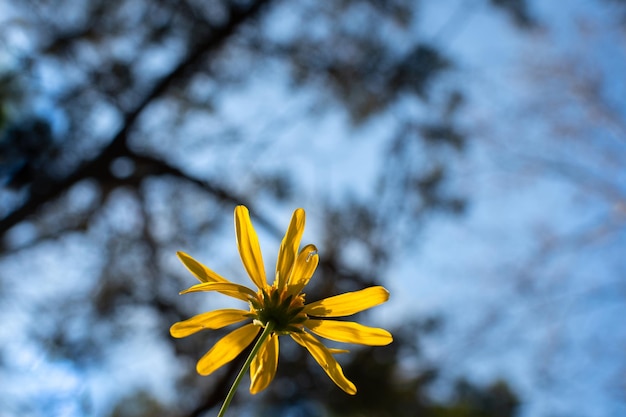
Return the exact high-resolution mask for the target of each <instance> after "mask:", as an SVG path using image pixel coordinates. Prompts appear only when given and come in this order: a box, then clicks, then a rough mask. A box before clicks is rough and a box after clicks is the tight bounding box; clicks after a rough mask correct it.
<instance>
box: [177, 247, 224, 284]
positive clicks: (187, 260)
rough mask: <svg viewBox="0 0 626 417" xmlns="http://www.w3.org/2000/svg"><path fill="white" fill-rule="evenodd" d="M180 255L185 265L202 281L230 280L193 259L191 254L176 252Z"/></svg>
mask: <svg viewBox="0 0 626 417" xmlns="http://www.w3.org/2000/svg"><path fill="white" fill-rule="evenodd" d="M176 255H178V259H180V261H181V262H182V263H183V265H185V267H186V268H187V269H188V270H189V272H191V273H192V274H193V275H194V276H195V277H196V278H198V279H199V280H200V281H202V282H229V281H228V280H227V279H226V278H224V277H222V276H221V275H219V274H218V273H216V272H213V271H212V270H210V269H209V268H207V267H206V266H204V265H202V264H201V263H200V262H198V261H196V260H195V259H193V258H192V257H191V256H189V255H187V254H186V253H185V252H176Z"/></svg>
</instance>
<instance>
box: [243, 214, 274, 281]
mask: <svg viewBox="0 0 626 417" xmlns="http://www.w3.org/2000/svg"><path fill="white" fill-rule="evenodd" d="M235 233H236V236H237V247H238V248H239V256H241V262H243V266H244V268H246V271H248V275H249V276H250V279H251V280H252V282H254V284H255V285H256V286H257V288H261V289H262V288H265V287H266V286H267V280H266V279H265V267H264V266H263V256H262V255H261V246H260V245H259V238H258V236H257V234H256V232H255V231H254V227H252V222H251V221H250V212H248V209H247V208H246V207H245V206H237V207H236V208H235Z"/></svg>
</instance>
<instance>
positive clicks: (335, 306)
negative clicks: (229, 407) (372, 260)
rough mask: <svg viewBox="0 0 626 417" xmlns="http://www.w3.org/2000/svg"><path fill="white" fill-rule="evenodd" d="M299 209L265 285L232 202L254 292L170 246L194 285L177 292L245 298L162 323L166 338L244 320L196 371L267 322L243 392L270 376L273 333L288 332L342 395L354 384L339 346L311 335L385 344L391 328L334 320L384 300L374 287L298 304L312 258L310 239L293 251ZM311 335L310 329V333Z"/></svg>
mask: <svg viewBox="0 0 626 417" xmlns="http://www.w3.org/2000/svg"><path fill="white" fill-rule="evenodd" d="M304 217H305V215H304V210H303V209H297V210H296V211H294V213H293V216H292V218H291V223H290V224H289V228H288V229H287V232H286V233H285V237H284V238H283V241H282V244H281V245H280V249H279V251H278V259H277V261H276V275H275V279H274V282H273V284H272V285H268V284H267V280H266V276H265V268H264V266H263V259H262V257H261V248H260V246H259V240H258V237H257V234H256V232H255V231H254V228H253V226H252V223H251V222H250V214H249V212H248V209H247V208H246V207H244V206H238V207H236V208H235V231H236V236H237V246H238V249H239V254H240V256H241V260H242V262H243V266H244V267H245V269H246V271H247V272H248V275H249V277H250V279H251V280H252V282H253V283H254V285H255V286H256V288H257V289H256V291H255V290H252V289H250V288H248V287H246V286H243V285H239V284H236V283H234V282H231V281H229V280H227V279H226V278H224V277H222V276H220V275H219V274H217V273H215V272H213V271H212V270H211V269H209V268H207V267H206V266H204V265H203V264H201V263H200V262H198V261H196V260H195V259H193V258H192V257H191V256H189V255H187V254H185V253H183V252H178V257H179V259H180V260H181V262H182V263H183V264H184V265H185V266H186V267H187V269H189V271H190V272H191V273H192V274H193V275H195V277H196V278H198V279H199V280H200V281H201V283H200V284H196V285H194V286H192V287H191V288H189V289H187V290H185V291H182V292H181V294H186V293H190V292H197V291H217V292H220V293H222V294H226V295H228V296H231V297H234V298H237V299H239V300H241V301H244V302H246V303H248V305H249V308H250V309H249V310H248V311H246V310H239V309H222V310H216V311H211V312H207V313H203V314H199V315H197V316H194V317H192V318H190V319H188V320H184V321H181V322H178V323H175V324H174V325H173V326H172V327H171V328H170V333H171V335H172V336H173V337H177V338H178V337H185V336H189V335H191V334H193V333H196V332H198V331H200V330H205V329H220V328H222V327H225V326H228V325H230V324H234V323H238V322H242V321H246V320H250V322H249V323H248V324H245V325H244V326H242V327H240V328H238V329H236V330H234V331H232V332H230V333H228V334H227V335H226V336H224V337H223V338H222V339H220V340H219V341H218V342H217V343H216V344H215V345H214V346H213V347H212V348H211V349H210V350H209V351H208V352H207V353H206V354H205V355H204V356H203V357H202V358H201V359H200V360H199V361H198V364H197V367H196V369H197V371H198V373H199V374H201V375H209V374H211V373H212V372H214V371H215V370H216V369H218V368H220V367H221V366H223V365H225V364H227V363H228V362H230V361H232V360H233V359H235V358H236V357H237V356H238V355H239V354H240V353H241V352H242V351H243V350H244V349H245V348H246V347H247V346H248V345H250V344H251V343H252V342H253V341H254V339H255V338H256V337H257V335H258V333H259V331H260V330H261V328H265V327H266V326H267V325H268V323H270V322H271V323H272V324H271V326H272V327H271V329H272V331H271V333H270V335H269V337H267V339H266V340H265V341H264V342H263V344H262V345H261V347H260V349H259V351H258V353H257V355H256V356H255V358H254V359H253V361H252V363H251V366H250V392H251V393H253V394H256V393H258V392H260V391H262V390H263V389H265V388H266V387H267V386H268V385H269V384H270V382H272V380H273V379H274V375H275V374H276V367H277V365H278V336H280V335H287V334H288V335H289V336H291V338H292V339H293V340H294V341H296V343H298V344H300V345H302V346H304V347H305V348H306V349H307V350H308V351H309V352H310V354H311V355H312V356H313V358H314V359H315V360H316V361H317V363H318V364H319V365H320V366H321V367H322V369H324V371H325V372H326V374H328V376H329V377H330V379H332V380H333V382H334V383H335V384H337V386H339V387H340V388H341V389H342V390H344V391H345V392H347V393H348V394H355V393H356V387H355V386H354V384H353V383H352V382H350V381H349V380H348V379H347V378H346V377H345V376H344V374H343V371H342V369H341V366H340V365H339V363H337V361H336V360H335V358H334V357H333V354H334V353H340V352H346V351H345V350H340V349H329V348H327V347H326V346H324V345H323V344H322V343H321V342H320V341H319V340H318V339H317V338H316V337H315V336H313V334H315V335H317V336H321V337H323V338H326V339H330V340H333V341H336V342H343V343H357V344H362V345H369V346H382V345H387V344H389V343H391V341H392V340H393V338H392V336H391V334H390V333H389V332H388V331H386V330H384V329H379V328H374V327H366V326H363V325H361V324H358V323H355V322H351V321H340V320H336V318H337V317H342V316H349V315H352V314H355V313H358V312H360V311H363V310H366V309H368V308H371V307H374V306H376V305H378V304H382V303H384V302H385V301H387V300H388V298H389V293H388V292H387V290H386V289H385V288H383V287H380V286H375V287H369V288H366V289H363V290H360V291H355V292H349V293H345V294H341V295H337V296H334V297H329V298H325V299H323V300H320V301H316V302H313V303H310V304H305V294H304V293H303V292H302V290H303V289H304V287H305V286H306V284H307V283H308V282H309V280H310V279H311V277H312V276H313V273H314V272H315V269H316V268H317V264H318V262H319V257H318V254H317V249H316V248H315V246H314V245H307V246H305V247H304V248H302V250H300V251H299V252H298V248H299V246H300V240H301V238H302V233H303V232H304ZM312 333H313V334H312Z"/></svg>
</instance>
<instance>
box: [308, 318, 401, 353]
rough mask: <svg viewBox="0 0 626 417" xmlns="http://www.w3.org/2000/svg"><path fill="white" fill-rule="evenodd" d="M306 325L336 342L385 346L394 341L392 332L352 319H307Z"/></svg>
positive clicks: (317, 333) (319, 334)
mask: <svg viewBox="0 0 626 417" xmlns="http://www.w3.org/2000/svg"><path fill="white" fill-rule="evenodd" d="M304 325H305V326H306V327H308V328H309V329H311V331H312V332H313V333H315V334H316V335H318V336H322V337H324V338H326V339H330V340H334V341H335V342H343V343H357V344H359V345H368V346H384V345H388V344H389V343H391V342H392V341H393V337H392V336H391V333H389V332H388V331H387V330H385V329H379V328H377V327H367V326H363V325H362V324H359V323H355V322H352V321H337V320H311V319H309V320H307V321H305V322H304Z"/></svg>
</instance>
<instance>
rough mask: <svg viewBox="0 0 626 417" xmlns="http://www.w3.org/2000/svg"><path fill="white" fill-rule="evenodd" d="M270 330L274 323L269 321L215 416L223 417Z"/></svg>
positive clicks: (272, 328)
mask: <svg viewBox="0 0 626 417" xmlns="http://www.w3.org/2000/svg"><path fill="white" fill-rule="evenodd" d="M272 330H274V323H272V322H271V321H270V322H268V323H267V324H266V325H265V329H263V333H261V336H259V338H258V339H257V341H256V343H255V344H254V347H253V348H252V351H251V352H250V355H248V358H247V359H246V361H245V362H244V364H243V366H242V367H241V370H240V371H239V374H237V378H235V382H233V385H232V386H231V387H230V390H229V391H228V395H226V399H225V400H224V404H222V408H220V412H219V413H218V414H217V417H224V414H226V410H227V409H228V406H229V405H230V402H231V401H232V400H233V397H234V396H235V391H237V387H238V386H239V383H240V382H241V380H242V379H243V376H244V375H245V374H246V372H247V371H248V369H249V368H250V364H251V363H252V360H253V359H254V357H255V356H256V354H257V353H258V352H259V349H261V345H263V342H265V339H267V337H268V336H269V335H270V334H271V333H272Z"/></svg>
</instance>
